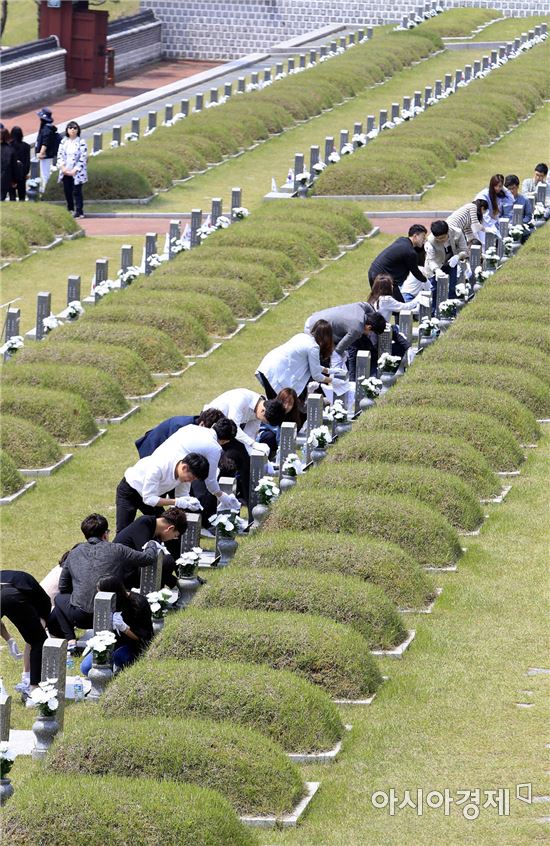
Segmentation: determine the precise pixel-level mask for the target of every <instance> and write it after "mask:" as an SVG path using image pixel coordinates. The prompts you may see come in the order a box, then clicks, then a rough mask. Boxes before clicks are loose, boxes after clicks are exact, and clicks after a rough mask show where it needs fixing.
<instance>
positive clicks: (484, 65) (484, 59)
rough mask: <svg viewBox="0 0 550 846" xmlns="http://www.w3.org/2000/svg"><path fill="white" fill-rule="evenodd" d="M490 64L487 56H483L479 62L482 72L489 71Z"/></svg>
mask: <svg viewBox="0 0 550 846" xmlns="http://www.w3.org/2000/svg"><path fill="white" fill-rule="evenodd" d="M490 64H491V59H490V57H489V56H483V57H482V60H481V67H482V69H483V70H484V71H486V70H489V65H490Z"/></svg>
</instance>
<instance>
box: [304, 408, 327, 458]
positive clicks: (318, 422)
mask: <svg viewBox="0 0 550 846" xmlns="http://www.w3.org/2000/svg"><path fill="white" fill-rule="evenodd" d="M306 412H307V419H306V447H305V449H306V463H309V461H310V460H311V458H310V453H311V448H310V446H309V444H308V442H307V441H308V438H309V436H310V434H311V432H312V430H313V429H317V428H318V427H319V426H322V425H323V396H322V394H309V395H308V398H307V401H306Z"/></svg>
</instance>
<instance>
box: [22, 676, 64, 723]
mask: <svg viewBox="0 0 550 846" xmlns="http://www.w3.org/2000/svg"><path fill="white" fill-rule="evenodd" d="M56 684H57V679H46V681H43V682H40V684H39V685H38V687H35V689H34V690H33V691H32V692H31V694H30V696H29V698H30V700H31V702H32V703H33V705H36V706H37V707H38V710H39V711H40V713H41V714H42V716H43V717H53V716H54V714H55V712H56V711H57V709H58V707H59V699H58V698H57V688H56V687H55V685H56Z"/></svg>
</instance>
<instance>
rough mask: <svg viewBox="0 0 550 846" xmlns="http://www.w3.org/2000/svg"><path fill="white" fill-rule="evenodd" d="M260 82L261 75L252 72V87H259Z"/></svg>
mask: <svg viewBox="0 0 550 846" xmlns="http://www.w3.org/2000/svg"><path fill="white" fill-rule="evenodd" d="M259 81H260V75H259V73H258V72H257V71H252V73H251V74H250V82H251V84H252V85H257V84H258V83H259Z"/></svg>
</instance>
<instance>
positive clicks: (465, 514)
mask: <svg viewBox="0 0 550 846" xmlns="http://www.w3.org/2000/svg"><path fill="white" fill-rule="evenodd" d="M390 393H393V392H390ZM520 409H521V410H523V409H522V408H521V406H520ZM334 469H335V468H334V466H333V465H331V466H330V467H327V466H323V465H321V466H319V467H316V468H314V469H313V470H312V471H310V472H309V473H308V477H307V481H308V485H312V486H313V487H314V488H323V489H325V490H327V489H330V488H331V487H332V485H333V484H334V483H336V484H337V485H338V487H344V488H347V489H348V490H349V491H350V495H352V496H354V495H355V490H356V489H357V490H361V491H363V492H364V493H369V494H370V493H374V494H377V493H379V494H385V495H386V494H387V495H389V496H392V495H393V494H398V495H400V494H404V495H406V496H411V497H413V498H415V499H417V500H418V501H419V502H422V503H424V504H425V505H429V506H431V507H432V508H434V509H435V510H436V511H439V512H440V513H441V514H442V515H443V516H444V517H446V519H447V520H448V521H449V523H450V524H451V526H454V528H455V529H462V530H463V531H472V530H473V529H476V528H477V527H478V526H479V525H480V524H481V523H482V521H483V511H482V509H481V506H480V504H479V499H478V497H476V495H475V494H474V492H473V490H472V489H471V488H470V487H469V485H467V484H466V483H465V482H464V481H463V480H462V479H459V478H458V476H453V475H451V474H450V473H444V472H443V471H441V470H434V469H432V468H430V467H416V466H415V465H414V464H384V463H376V462H360V463H355V462H352V461H350V462H349V463H342V464H339V465H338V468H337V470H336V473H335V472H334Z"/></svg>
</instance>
